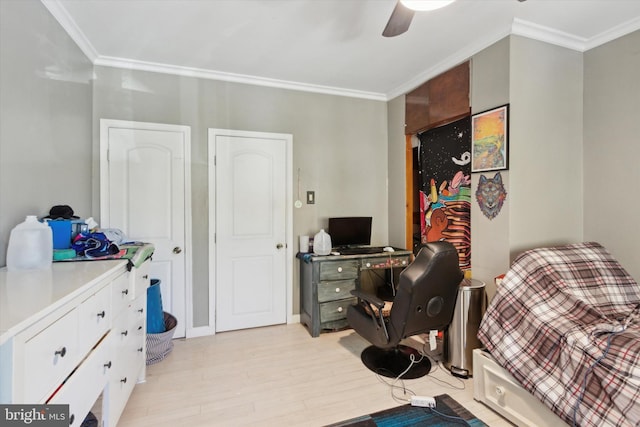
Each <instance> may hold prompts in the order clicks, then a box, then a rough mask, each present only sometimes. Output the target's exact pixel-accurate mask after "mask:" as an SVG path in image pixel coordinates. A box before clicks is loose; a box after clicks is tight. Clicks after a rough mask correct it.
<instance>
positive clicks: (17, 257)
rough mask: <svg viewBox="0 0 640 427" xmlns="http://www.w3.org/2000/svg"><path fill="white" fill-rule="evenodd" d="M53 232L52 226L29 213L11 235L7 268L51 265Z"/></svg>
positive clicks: (16, 268) (46, 266)
mask: <svg viewBox="0 0 640 427" xmlns="http://www.w3.org/2000/svg"><path fill="white" fill-rule="evenodd" d="M52 259H53V234H52V233H51V227H49V226H48V225H46V224H43V223H41V222H39V221H38V218H37V217H36V216H35V215H29V216H27V217H26V219H25V221H24V222H22V223H20V224H18V225H16V226H15V227H14V228H13V230H11V235H10V236H9V246H8V247H7V270H8V271H18V270H42V269H45V268H48V267H50V266H51V260H52Z"/></svg>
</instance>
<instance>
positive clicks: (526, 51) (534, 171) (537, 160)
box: [509, 36, 583, 257]
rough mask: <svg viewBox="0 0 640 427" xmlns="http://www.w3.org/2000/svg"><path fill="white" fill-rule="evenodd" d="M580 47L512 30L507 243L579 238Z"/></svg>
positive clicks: (517, 245)
mask: <svg viewBox="0 0 640 427" xmlns="http://www.w3.org/2000/svg"><path fill="white" fill-rule="evenodd" d="M582 69H583V61H582V53H580V52H576V51H573V50H569V49H565V48H562V47H558V46H554V45H550V44H547V43H542V42H539V41H535V40H531V39H527V38H524V37H518V36H512V37H511V55H510V84H509V86H510V89H509V97H510V104H511V126H510V138H511V143H510V145H509V147H510V155H509V159H510V167H509V189H510V194H509V196H510V198H511V203H510V208H509V212H510V215H509V242H510V243H509V245H510V250H511V256H512V257H514V256H515V255H517V254H518V253H520V252H522V251H523V250H525V249H530V248H532V247H537V246H544V245H552V244H561V243H569V242H577V241H581V240H582V197H583V196H582V178H583V173H582V161H581V160H582V91H583V79H582Z"/></svg>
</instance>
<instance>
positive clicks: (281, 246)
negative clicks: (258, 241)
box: [276, 243, 284, 249]
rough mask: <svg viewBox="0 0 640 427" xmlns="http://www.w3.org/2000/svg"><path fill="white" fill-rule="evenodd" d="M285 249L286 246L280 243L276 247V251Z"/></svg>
mask: <svg viewBox="0 0 640 427" xmlns="http://www.w3.org/2000/svg"><path fill="white" fill-rule="evenodd" d="M283 247H284V245H283V244H282V243H278V244H277V245H276V249H282V248H283Z"/></svg>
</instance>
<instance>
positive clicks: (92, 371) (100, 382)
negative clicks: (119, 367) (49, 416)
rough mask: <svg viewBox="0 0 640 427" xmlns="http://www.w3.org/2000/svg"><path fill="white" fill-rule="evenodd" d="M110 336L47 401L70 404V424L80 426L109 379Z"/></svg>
mask: <svg viewBox="0 0 640 427" xmlns="http://www.w3.org/2000/svg"><path fill="white" fill-rule="evenodd" d="M107 341H108V337H106V338H105V340H103V341H102V343H101V344H100V345H98V346H97V347H96V348H95V350H94V351H92V352H91V353H90V354H89V356H87V358H86V359H85V360H84V361H83V362H82V364H81V365H80V366H79V367H78V369H77V370H76V371H75V372H74V373H73V375H71V376H70V377H69V378H68V379H67V381H66V382H65V383H64V385H63V386H62V387H61V388H60V390H58V392H56V394H55V395H54V396H53V397H52V398H51V399H50V400H49V401H48V402H47V403H50V404H67V405H69V425H70V426H79V425H80V424H82V421H83V420H84V418H85V417H86V415H87V413H89V411H90V410H91V407H92V405H93V402H95V401H96V399H97V398H98V396H100V393H102V391H103V390H104V388H105V386H106V385H107V381H108V379H109V369H110V366H111V358H110V357H109V345H108V343H107Z"/></svg>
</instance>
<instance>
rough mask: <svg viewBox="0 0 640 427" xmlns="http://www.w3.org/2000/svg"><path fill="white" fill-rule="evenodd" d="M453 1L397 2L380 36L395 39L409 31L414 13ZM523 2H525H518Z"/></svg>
mask: <svg viewBox="0 0 640 427" xmlns="http://www.w3.org/2000/svg"><path fill="white" fill-rule="evenodd" d="M454 1H455V0H398V1H397V2H396V6H395V7H394V8H393V12H391V16H390V17H389V21H388V22H387V26H386V27H384V31H383V32H382V35H383V36H385V37H395V36H399V35H400V34H402V33H404V32H406V31H407V30H408V29H409V25H410V24H411V20H412V19H413V15H414V14H415V12H416V11H427V10H435V9H439V8H441V7H445V6H447V5H449V4H451V3H453V2H454ZM518 1H519V2H523V1H526V0H518Z"/></svg>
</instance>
